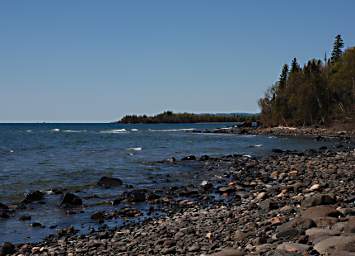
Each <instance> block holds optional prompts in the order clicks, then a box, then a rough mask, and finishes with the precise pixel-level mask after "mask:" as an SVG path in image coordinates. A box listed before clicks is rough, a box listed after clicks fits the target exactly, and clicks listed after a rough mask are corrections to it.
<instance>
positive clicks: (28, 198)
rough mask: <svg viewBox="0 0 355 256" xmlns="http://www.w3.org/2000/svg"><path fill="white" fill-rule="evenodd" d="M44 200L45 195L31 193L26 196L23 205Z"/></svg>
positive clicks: (36, 192)
mask: <svg viewBox="0 0 355 256" xmlns="http://www.w3.org/2000/svg"><path fill="white" fill-rule="evenodd" d="M43 198H44V193H43V192H41V191H38V190H37V191H33V192H31V193H28V194H27V195H26V196H25V199H23V200H22V203H23V204H29V203H32V202H36V201H41V200H42V199H43Z"/></svg>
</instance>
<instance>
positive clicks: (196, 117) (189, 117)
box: [119, 111, 258, 124]
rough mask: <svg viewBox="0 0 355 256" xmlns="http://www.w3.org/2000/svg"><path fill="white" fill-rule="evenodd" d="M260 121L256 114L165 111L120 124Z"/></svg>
mask: <svg viewBox="0 0 355 256" xmlns="http://www.w3.org/2000/svg"><path fill="white" fill-rule="evenodd" d="M257 119H258V115H254V114H248V115H245V114H228V115H222V114H221V115H215V114H192V113H173V112H172V111H165V112H163V113H160V114H158V115H154V116H147V115H126V116H124V117H123V118H122V119H121V120H120V121H119V123H125V124H137V123H208V122H253V121H256V120H257Z"/></svg>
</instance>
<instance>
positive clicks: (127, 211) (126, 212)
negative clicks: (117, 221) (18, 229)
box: [117, 207, 142, 218]
mask: <svg viewBox="0 0 355 256" xmlns="http://www.w3.org/2000/svg"><path fill="white" fill-rule="evenodd" d="M117 214H118V215H119V216H121V217H129V218H131V217H138V216H141V215H142V212H141V211H139V210H138V209H136V208H131V207H125V208H121V209H120V210H118V212H117Z"/></svg>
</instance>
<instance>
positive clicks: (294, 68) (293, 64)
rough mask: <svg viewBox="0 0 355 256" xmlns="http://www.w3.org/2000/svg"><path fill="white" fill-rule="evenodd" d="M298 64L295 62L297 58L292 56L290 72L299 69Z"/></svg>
mask: <svg viewBox="0 0 355 256" xmlns="http://www.w3.org/2000/svg"><path fill="white" fill-rule="evenodd" d="M300 69H301V68H300V65H298V63H297V59H296V58H293V60H292V63H291V73H295V72H297V71H300Z"/></svg>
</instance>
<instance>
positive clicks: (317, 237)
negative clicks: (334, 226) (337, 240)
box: [306, 228, 340, 243]
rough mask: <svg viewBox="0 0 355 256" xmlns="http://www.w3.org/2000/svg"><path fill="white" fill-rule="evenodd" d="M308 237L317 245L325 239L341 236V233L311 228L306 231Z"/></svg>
mask: <svg viewBox="0 0 355 256" xmlns="http://www.w3.org/2000/svg"><path fill="white" fill-rule="evenodd" d="M306 235H307V236H308V240H309V241H311V242H313V243H317V242H319V241H321V240H323V239H324V238H328V237H330V236H337V235H340V232H339V231H335V230H331V229H327V228H310V229H307V230H306Z"/></svg>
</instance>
